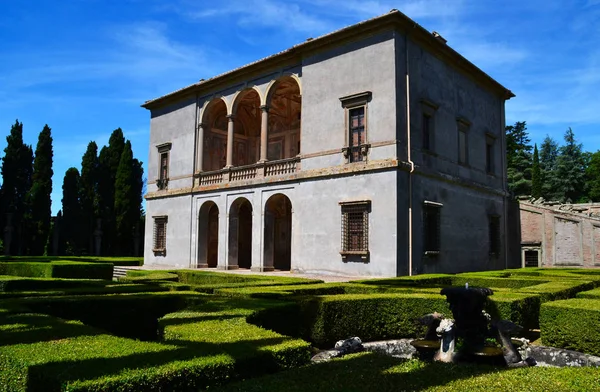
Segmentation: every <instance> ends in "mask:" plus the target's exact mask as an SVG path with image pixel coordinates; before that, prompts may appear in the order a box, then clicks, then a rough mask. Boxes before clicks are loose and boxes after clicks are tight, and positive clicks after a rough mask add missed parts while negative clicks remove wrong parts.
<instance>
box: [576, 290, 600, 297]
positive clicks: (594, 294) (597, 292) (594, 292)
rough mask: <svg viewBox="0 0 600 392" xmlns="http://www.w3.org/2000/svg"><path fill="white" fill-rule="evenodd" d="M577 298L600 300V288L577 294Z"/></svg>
mask: <svg viewBox="0 0 600 392" xmlns="http://www.w3.org/2000/svg"><path fill="white" fill-rule="evenodd" d="M576 297H577V298H589V299H600V288H596V289H593V290H588V291H582V292H579V293H577V295H576Z"/></svg>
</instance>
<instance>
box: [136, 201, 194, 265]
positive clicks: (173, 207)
mask: <svg viewBox="0 0 600 392" xmlns="http://www.w3.org/2000/svg"><path fill="white" fill-rule="evenodd" d="M190 212H191V197H190V196H179V197H171V198H164V199H153V200H148V201H147V202H146V237H145V240H144V241H145V244H144V264H145V265H168V266H171V267H174V268H187V267H189V265H190ZM154 216H168V222H167V252H166V255H165V256H155V255H154V252H153V251H152V248H153V241H154V236H153V230H154V219H153V217H154Z"/></svg>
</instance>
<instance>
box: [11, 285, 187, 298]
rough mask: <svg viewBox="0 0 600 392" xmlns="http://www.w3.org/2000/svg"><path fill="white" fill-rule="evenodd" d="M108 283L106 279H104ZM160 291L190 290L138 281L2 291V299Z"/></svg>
mask: <svg viewBox="0 0 600 392" xmlns="http://www.w3.org/2000/svg"><path fill="white" fill-rule="evenodd" d="M103 282H105V283H106V281H103ZM159 291H189V286H188V287H187V289H186V290H175V289H173V288H171V287H167V286H163V285H160V284H159V285H156V284H138V283H131V284H129V283H115V284H107V285H103V286H89V287H86V286H82V287H69V288H64V289H46V290H36V291H31V290H23V291H8V292H0V299H6V298H20V297H56V296H64V295H100V294H135V293H148V292H159Z"/></svg>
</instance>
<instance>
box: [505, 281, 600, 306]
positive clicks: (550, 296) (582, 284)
mask: <svg viewBox="0 0 600 392" xmlns="http://www.w3.org/2000/svg"><path fill="white" fill-rule="evenodd" d="M595 286H596V284H595V283H594V282H592V281H586V280H555V281H551V282H547V283H541V284H538V285H534V286H527V287H523V288H521V289H518V290H515V292H521V293H532V294H538V295H539V296H540V297H541V300H542V302H548V301H556V300H560V299H568V298H573V297H575V295H576V294H577V293H579V292H580V291H586V290H590V289H592V288H594V287H595Z"/></svg>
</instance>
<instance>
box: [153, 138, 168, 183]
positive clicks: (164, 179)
mask: <svg viewBox="0 0 600 392" xmlns="http://www.w3.org/2000/svg"><path fill="white" fill-rule="evenodd" d="M171 145H172V144H171V143H163V144H159V145H157V146H156V150H157V151H158V176H157V177H156V187H157V188H158V189H159V190H166V189H167V187H168V184H169V171H170V166H171ZM163 157H166V165H164V168H165V169H166V170H164V171H163ZM165 171H166V174H164V172H165Z"/></svg>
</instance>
